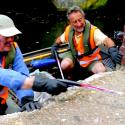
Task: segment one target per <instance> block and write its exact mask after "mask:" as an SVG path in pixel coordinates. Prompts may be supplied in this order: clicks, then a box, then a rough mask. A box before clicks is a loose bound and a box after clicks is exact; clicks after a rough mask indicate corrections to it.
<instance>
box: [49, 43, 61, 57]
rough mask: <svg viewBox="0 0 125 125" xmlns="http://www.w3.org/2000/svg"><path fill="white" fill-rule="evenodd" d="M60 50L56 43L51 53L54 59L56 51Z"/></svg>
mask: <svg viewBox="0 0 125 125" xmlns="http://www.w3.org/2000/svg"><path fill="white" fill-rule="evenodd" d="M58 48H59V45H58V44H57V43H54V44H53V45H52V47H51V53H52V57H54V58H55V51H57V50H58Z"/></svg>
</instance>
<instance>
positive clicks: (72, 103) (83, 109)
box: [0, 69, 125, 125]
mask: <svg viewBox="0 0 125 125" xmlns="http://www.w3.org/2000/svg"><path fill="white" fill-rule="evenodd" d="M80 82H84V83H85V82H89V84H91V85H93V86H99V87H103V88H106V89H109V90H110V89H112V90H114V91H116V92H123V93H124V92H125V70H124V69H121V70H117V71H113V72H107V73H101V74H98V75H93V76H92V77H90V78H89V79H86V80H84V81H80ZM52 98H53V99H52V100H50V101H48V103H46V105H44V106H43V108H42V109H41V110H35V111H33V112H22V113H20V112H19V113H13V114H8V115H5V116H0V124H4V125H28V124H30V125H83V124H84V125H124V124H125V95H124V94H121V95H120V94H115V93H108V92H104V91H99V90H92V89H87V88H83V87H70V88H69V89H68V91H67V92H66V93H61V94H60V95H58V96H53V97H52Z"/></svg>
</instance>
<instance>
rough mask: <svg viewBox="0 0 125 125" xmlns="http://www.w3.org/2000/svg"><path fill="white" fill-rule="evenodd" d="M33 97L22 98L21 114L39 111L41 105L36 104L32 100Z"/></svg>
mask: <svg viewBox="0 0 125 125" xmlns="http://www.w3.org/2000/svg"><path fill="white" fill-rule="evenodd" d="M33 98H34V97H33V96H25V97H23V98H22V100H21V106H20V108H21V110H20V111H21V112H23V111H28V112H29V111H33V110H35V109H40V108H41V105H40V104H39V103H38V102H37V101H34V100H33Z"/></svg>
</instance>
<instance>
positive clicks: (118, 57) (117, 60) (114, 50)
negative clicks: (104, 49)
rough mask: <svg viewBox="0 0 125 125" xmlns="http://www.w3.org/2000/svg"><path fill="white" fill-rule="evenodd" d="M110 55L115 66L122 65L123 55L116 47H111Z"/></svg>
mask: <svg viewBox="0 0 125 125" xmlns="http://www.w3.org/2000/svg"><path fill="white" fill-rule="evenodd" d="M108 52H109V54H110V55H111V58H112V60H113V62H114V63H115V64H121V59H122V55H121V54H120V53H119V51H118V48H117V47H116V46H113V47H110V48H109V49H108Z"/></svg>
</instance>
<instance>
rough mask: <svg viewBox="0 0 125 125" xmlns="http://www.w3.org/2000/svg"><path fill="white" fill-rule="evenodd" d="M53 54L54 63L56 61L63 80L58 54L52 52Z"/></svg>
mask: <svg viewBox="0 0 125 125" xmlns="http://www.w3.org/2000/svg"><path fill="white" fill-rule="evenodd" d="M54 53H55V57H56V61H57V64H58V67H59V70H60V74H61V77H62V79H64V75H63V72H62V69H61V65H60V60H59V57H58V54H57V52H56V51H54Z"/></svg>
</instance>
